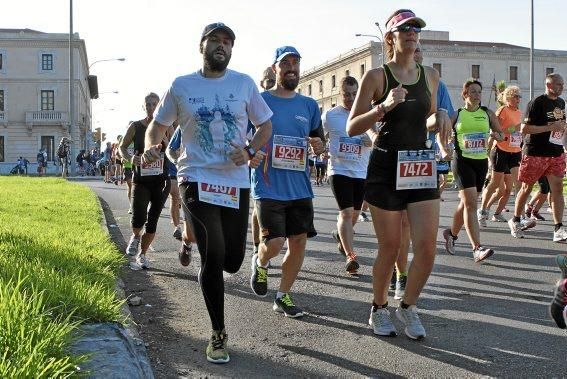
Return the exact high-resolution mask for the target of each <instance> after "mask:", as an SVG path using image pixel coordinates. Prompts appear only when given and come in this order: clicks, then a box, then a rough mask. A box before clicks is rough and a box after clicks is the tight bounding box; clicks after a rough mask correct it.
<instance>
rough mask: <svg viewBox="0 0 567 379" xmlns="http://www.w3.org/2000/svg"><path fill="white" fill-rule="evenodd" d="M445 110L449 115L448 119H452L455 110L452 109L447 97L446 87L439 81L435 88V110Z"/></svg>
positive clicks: (449, 99)
mask: <svg viewBox="0 0 567 379" xmlns="http://www.w3.org/2000/svg"><path fill="white" fill-rule="evenodd" d="M439 108H443V109H446V110H447V112H448V113H449V117H453V115H454V114H455V108H453V103H451V97H450V96H449V91H448V90H447V86H446V85H445V83H443V82H442V81H441V80H440V81H439V87H438V88H437V109H439Z"/></svg>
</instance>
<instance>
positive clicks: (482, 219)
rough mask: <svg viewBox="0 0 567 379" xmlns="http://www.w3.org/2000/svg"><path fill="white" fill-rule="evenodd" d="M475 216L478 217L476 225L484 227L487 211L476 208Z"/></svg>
mask: <svg viewBox="0 0 567 379" xmlns="http://www.w3.org/2000/svg"><path fill="white" fill-rule="evenodd" d="M476 216H477V218H478V226H480V227H481V228H486V220H488V211H483V210H482V209H478V210H477V211H476Z"/></svg>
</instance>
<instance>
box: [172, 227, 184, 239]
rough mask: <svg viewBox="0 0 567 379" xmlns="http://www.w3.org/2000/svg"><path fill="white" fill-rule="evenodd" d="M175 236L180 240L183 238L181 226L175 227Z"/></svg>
mask: <svg viewBox="0 0 567 379" xmlns="http://www.w3.org/2000/svg"><path fill="white" fill-rule="evenodd" d="M173 238H175V239H176V240H178V241H181V240H182V239H183V233H182V232H181V229H180V228H179V227H177V228H175V230H174V231H173Z"/></svg>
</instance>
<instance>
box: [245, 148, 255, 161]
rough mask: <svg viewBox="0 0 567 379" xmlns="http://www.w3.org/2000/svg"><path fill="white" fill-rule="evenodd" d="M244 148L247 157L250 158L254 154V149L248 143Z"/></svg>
mask: <svg viewBox="0 0 567 379" xmlns="http://www.w3.org/2000/svg"><path fill="white" fill-rule="evenodd" d="M244 150H245V151H246V152H247V153H248V159H252V158H254V156H255V155H256V150H254V149H253V148H252V146H250V145H247V146H246V147H245V148H244Z"/></svg>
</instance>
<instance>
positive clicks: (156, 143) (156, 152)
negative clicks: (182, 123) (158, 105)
mask: <svg viewBox="0 0 567 379" xmlns="http://www.w3.org/2000/svg"><path fill="white" fill-rule="evenodd" d="M168 128H169V126H167V125H162V124H160V123H159V122H157V121H156V120H152V122H150V125H148V129H147V130H146V137H145V151H144V154H143V155H142V161H143V162H148V163H151V162H155V161H156V160H157V159H159V158H160V154H161V141H163V139H164V137H165V133H166V132H167V130H168ZM164 153H165V151H164Z"/></svg>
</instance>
